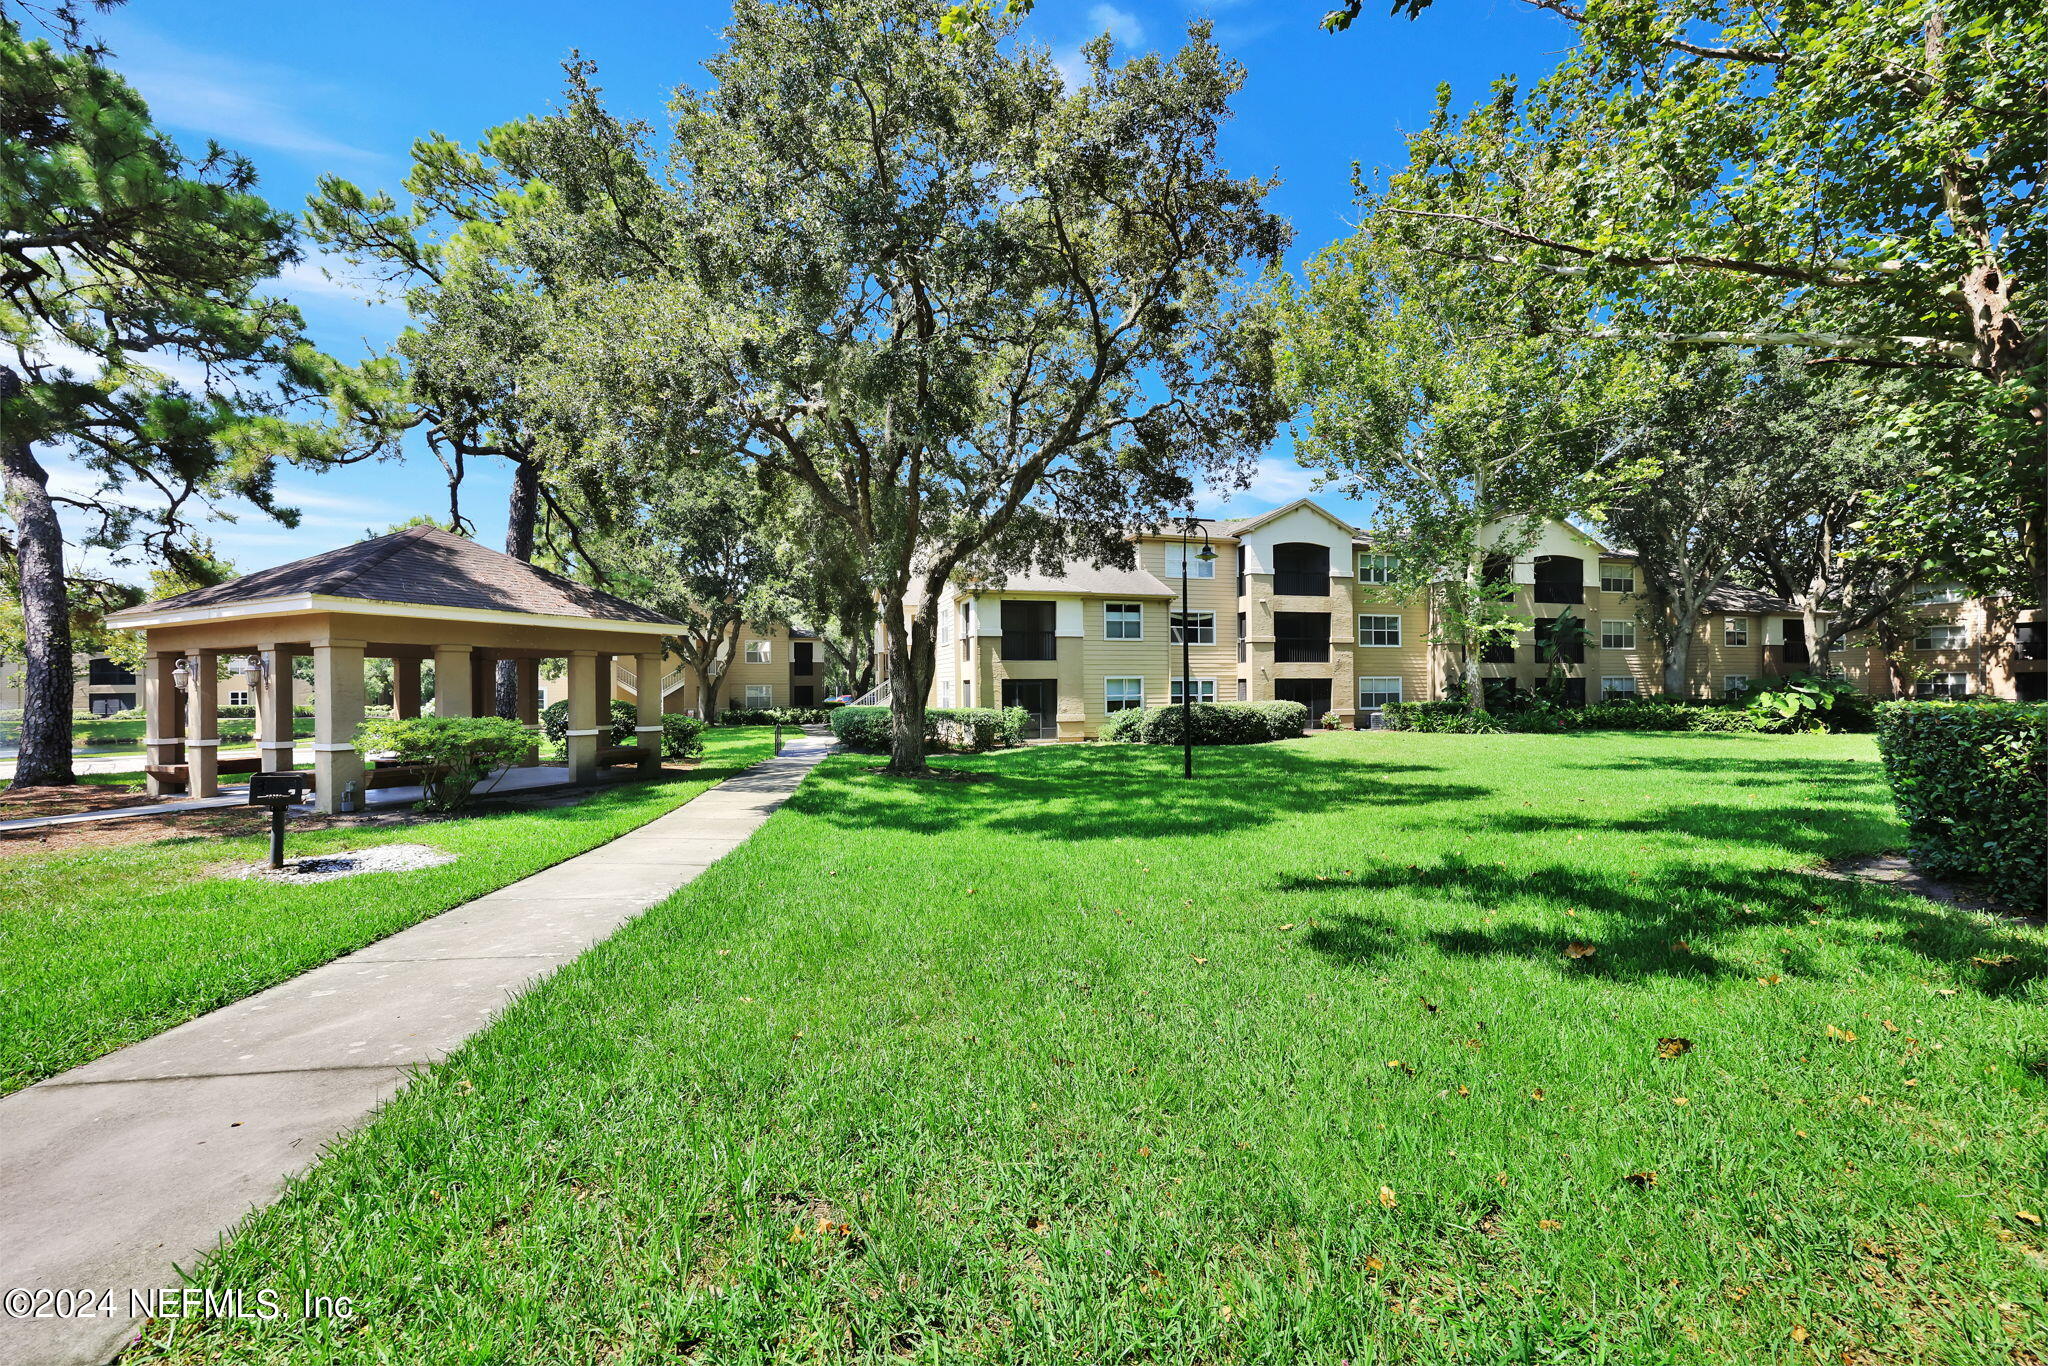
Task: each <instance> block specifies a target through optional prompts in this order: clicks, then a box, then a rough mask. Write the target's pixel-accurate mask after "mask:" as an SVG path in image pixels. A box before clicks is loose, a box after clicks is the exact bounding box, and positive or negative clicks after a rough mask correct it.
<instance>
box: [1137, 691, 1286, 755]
mask: <svg viewBox="0 0 2048 1366" xmlns="http://www.w3.org/2000/svg"><path fill="white" fill-rule="evenodd" d="M1184 715H1185V719H1186V722H1187V724H1188V725H1189V726H1191V727H1192V729H1193V732H1194V741H1195V743H1196V744H1198V745H1258V744H1264V743H1265V742H1267V741H1269V740H1291V739H1294V738H1296V737H1297V736H1299V735H1300V734H1301V733H1302V732H1303V731H1304V730H1306V729H1308V708H1307V707H1304V706H1303V705H1302V704H1301V703H1299V702H1198V703H1196V704H1195V705H1194V706H1192V707H1182V706H1181V705H1180V704H1178V703H1169V704H1168V705H1166V706H1163V707H1137V708H1133V709H1132V710H1130V711H1120V712H1118V713H1117V714H1116V715H1115V716H1113V717H1111V718H1110V721H1109V724H1108V725H1106V726H1104V727H1103V728H1102V738H1103V739H1105V740H1108V741H1111V742H1112V743H1115V744H1125V745H1179V744H1185V743H1187V741H1186V739H1185V736H1186V733H1187V732H1186V730H1185V729H1183V716H1184Z"/></svg>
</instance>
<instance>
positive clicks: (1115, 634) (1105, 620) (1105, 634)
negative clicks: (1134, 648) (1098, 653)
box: [1102, 602, 1145, 640]
mask: <svg viewBox="0 0 2048 1366" xmlns="http://www.w3.org/2000/svg"><path fill="white" fill-rule="evenodd" d="M1102 638H1103V639H1104V640H1143V639H1144V638H1145V609H1144V607H1142V606H1141V605H1140V604H1138V603H1135V602H1105V603H1103V604H1102Z"/></svg>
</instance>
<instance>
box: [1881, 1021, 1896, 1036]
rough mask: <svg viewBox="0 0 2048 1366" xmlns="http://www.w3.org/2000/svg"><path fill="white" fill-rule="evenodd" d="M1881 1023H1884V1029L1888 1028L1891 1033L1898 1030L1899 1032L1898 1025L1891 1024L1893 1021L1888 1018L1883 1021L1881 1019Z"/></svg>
mask: <svg viewBox="0 0 2048 1366" xmlns="http://www.w3.org/2000/svg"><path fill="white" fill-rule="evenodd" d="M1882 1023H1883V1025H1884V1027H1885V1028H1886V1029H1888V1030H1890V1031H1891V1032H1892V1033H1894V1034H1896V1033H1898V1032H1899V1027H1898V1026H1897V1025H1895V1024H1893V1023H1892V1022H1891V1021H1890V1020H1885V1021H1883V1022H1882Z"/></svg>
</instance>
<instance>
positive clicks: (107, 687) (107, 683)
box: [0, 654, 312, 716]
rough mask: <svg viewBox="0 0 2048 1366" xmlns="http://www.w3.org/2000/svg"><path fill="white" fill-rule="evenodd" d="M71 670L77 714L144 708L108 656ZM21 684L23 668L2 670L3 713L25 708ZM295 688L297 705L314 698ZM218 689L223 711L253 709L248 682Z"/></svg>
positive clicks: (89, 658)
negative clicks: (237, 708)
mask: <svg viewBox="0 0 2048 1366" xmlns="http://www.w3.org/2000/svg"><path fill="white" fill-rule="evenodd" d="M71 670H72V679H73V681H72V685H71V709H72V711H74V712H78V713H90V714H91V715H93V716H111V715H113V714H114V713H115V712H119V711H129V710H131V709H133V708H135V707H138V706H140V705H141V704H142V685H141V684H140V683H139V682H138V681H137V680H136V676H135V674H134V672H133V671H132V670H130V669H129V668H127V667H126V666H125V665H122V664H119V663H116V662H115V661H114V660H112V659H109V658H108V657H107V656H105V655H93V654H76V655H73V656H72V657H71ZM21 680H22V669H21V666H20V665H19V664H8V665H5V666H0V711H12V710H14V709H16V708H18V707H20V706H21V703H22V698H21ZM293 687H294V690H295V696H294V698H293V701H294V703H303V702H305V701H306V700H307V699H308V698H309V697H310V696H311V691H312V690H311V685H309V684H307V683H306V682H304V681H303V680H297V681H295V682H294V684H293ZM215 688H216V690H217V691H218V694H219V697H218V701H219V703H220V705H221V706H223V707H246V706H250V705H252V693H251V690H250V687H249V683H248V680H247V679H244V678H242V677H240V676H238V675H234V674H230V675H228V676H227V677H226V678H223V679H221V680H220V681H219V682H218V683H216V684H215Z"/></svg>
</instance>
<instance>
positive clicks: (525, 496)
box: [496, 455, 661, 718]
mask: <svg viewBox="0 0 2048 1366" xmlns="http://www.w3.org/2000/svg"><path fill="white" fill-rule="evenodd" d="M539 519H540V469H539V467H538V466H536V465H535V464H534V463H533V461H532V460H530V459H528V458H527V457H525V456H523V455H521V456H514V457H513V458H512V496H511V498H510V499H509V500H508V501H507V503H506V507H505V553H506V554H507V555H510V556H511V557H512V558H513V559H515V560H519V561H522V562H524V563H531V562H532V560H533V528H534V523H535V522H537V521H538V520H539ZM635 686H636V687H638V686H641V684H639V683H637V682H636V684H635ZM655 686H656V687H660V686H661V680H660V679H656V680H655ZM496 710H497V713H498V715H500V716H504V717H513V718H516V717H517V716H518V715H519V664H518V661H517V660H511V659H501V660H499V661H498V696H497V707H496Z"/></svg>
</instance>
